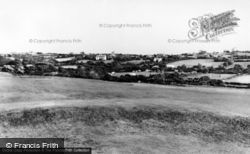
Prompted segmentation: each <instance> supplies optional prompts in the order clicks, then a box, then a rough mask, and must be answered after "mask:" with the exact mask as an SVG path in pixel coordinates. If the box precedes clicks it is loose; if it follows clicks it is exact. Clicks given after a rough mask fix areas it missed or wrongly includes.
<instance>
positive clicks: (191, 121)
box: [0, 106, 250, 145]
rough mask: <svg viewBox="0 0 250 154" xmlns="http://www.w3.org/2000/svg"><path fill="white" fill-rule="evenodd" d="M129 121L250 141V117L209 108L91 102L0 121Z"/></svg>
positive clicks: (212, 138) (201, 135) (207, 137)
mask: <svg viewBox="0 0 250 154" xmlns="http://www.w3.org/2000/svg"><path fill="white" fill-rule="evenodd" d="M119 121H125V122H128V123H132V124H133V127H137V128H139V129H141V130H153V129H154V130H157V131H161V132H168V133H169V132H170V133H174V134H181V135H193V136H196V137H199V138H201V139H202V140H205V141H209V142H222V141H226V142H240V143H243V144H246V145H250V119H248V118H243V117H226V116H220V115H215V114H213V113H209V112H190V111H179V110H173V109H169V108H160V107H149V106H137V107H133V108H123V107H119V106H105V107H104V106H88V107H81V108H79V107H68V108H51V109H40V108H38V109H31V110H24V111H18V112H14V111H12V112H4V113H1V115H0V123H5V124H6V125H8V127H19V126H29V127H35V126H38V125H43V124H45V123H46V124H50V123H53V124H57V123H60V122H70V123H79V122H81V123H84V124H85V125H86V126H91V127H92V126H93V127H98V126H102V125H103V124H104V123H107V122H108V123H117V122H119Z"/></svg>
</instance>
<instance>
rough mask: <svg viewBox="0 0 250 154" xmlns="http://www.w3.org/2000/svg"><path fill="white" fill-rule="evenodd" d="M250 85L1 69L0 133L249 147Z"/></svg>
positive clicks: (179, 149) (130, 147)
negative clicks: (158, 82) (31, 74)
mask: <svg viewBox="0 0 250 154" xmlns="http://www.w3.org/2000/svg"><path fill="white" fill-rule="evenodd" d="M249 100H250V91H249V90H247V89H226V88H208V87H174V86H163V85H150V84H137V83H136V84H133V83H113V82H105V81H99V80H85V79H72V78H58V77H28V76H26V77H16V76H11V75H9V74H2V73H1V74H0V137H64V138H66V140H65V141H66V142H65V145H66V146H70V147H71V146H76V147H79V146H83V147H92V148H93V150H94V153H150V154H151V153H156V154H158V153H178V154H179V153H232V154H233V153H250V119H249V118H248V117H249V116H250V103H248V101H249Z"/></svg>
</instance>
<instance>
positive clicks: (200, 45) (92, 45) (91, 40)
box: [0, 0, 250, 54]
mask: <svg viewBox="0 0 250 154" xmlns="http://www.w3.org/2000/svg"><path fill="white" fill-rule="evenodd" d="M249 8H250V1H249V0H237V1H236V0H188V1H187V0H0V23H1V24H0V53H10V52H31V51H32V52H61V53H68V52H82V51H83V52H86V53H110V52H112V51H114V52H116V53H135V54H155V53H163V54H176V53H184V52H185V53H186V52H196V51H199V50H207V51H210V52H213V51H223V50H232V49H238V50H250V43H249V42H250V33H249V28H250V18H249V14H250V9H249ZM229 10H235V13H234V14H235V16H236V17H238V18H239V19H240V20H239V21H238V27H235V28H234V33H231V34H228V35H224V36H218V38H217V39H218V41H216V42H192V43H187V41H188V40H189V38H188V31H189V30H190V27H189V25H188V22H189V20H190V19H192V18H197V17H199V16H203V15H205V14H212V15H216V14H219V13H222V12H225V11H229ZM119 25H123V26H119ZM177 40H180V41H181V42H180V41H179V42H178V43H177Z"/></svg>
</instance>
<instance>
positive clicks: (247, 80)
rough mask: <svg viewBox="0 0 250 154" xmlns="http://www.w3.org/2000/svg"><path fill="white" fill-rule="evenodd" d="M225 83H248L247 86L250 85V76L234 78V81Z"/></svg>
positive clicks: (230, 80)
mask: <svg viewBox="0 0 250 154" xmlns="http://www.w3.org/2000/svg"><path fill="white" fill-rule="evenodd" d="M225 82H235V83H236V82H237V83H243V84H244V83H246V84H250V75H241V76H237V77H234V78H232V79H229V80H225Z"/></svg>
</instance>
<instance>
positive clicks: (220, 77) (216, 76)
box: [188, 73, 237, 80]
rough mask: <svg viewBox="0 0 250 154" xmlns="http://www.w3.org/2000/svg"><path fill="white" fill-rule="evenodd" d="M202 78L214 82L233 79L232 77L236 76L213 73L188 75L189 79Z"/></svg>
mask: <svg viewBox="0 0 250 154" xmlns="http://www.w3.org/2000/svg"><path fill="white" fill-rule="evenodd" d="M202 76H208V77H209V78H210V79H215V80H226V79H228V78H233V77H234V76H237V75H236V74H215V73H200V74H192V75H189V76H188V77H189V78H200V77H202Z"/></svg>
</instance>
